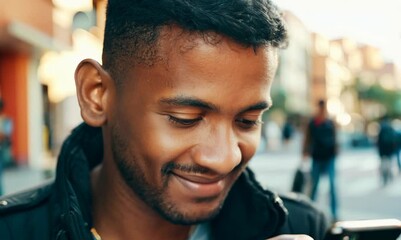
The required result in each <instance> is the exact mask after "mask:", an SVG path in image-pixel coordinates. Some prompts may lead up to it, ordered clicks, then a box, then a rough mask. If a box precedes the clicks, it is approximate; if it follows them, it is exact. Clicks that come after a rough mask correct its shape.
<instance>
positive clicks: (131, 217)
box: [91, 163, 191, 240]
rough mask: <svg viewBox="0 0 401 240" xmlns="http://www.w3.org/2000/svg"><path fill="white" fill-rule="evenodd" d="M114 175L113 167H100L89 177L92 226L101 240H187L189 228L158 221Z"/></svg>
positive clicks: (121, 180) (111, 165)
mask: <svg viewBox="0 0 401 240" xmlns="http://www.w3.org/2000/svg"><path fill="white" fill-rule="evenodd" d="M104 164H107V163H104ZM116 173H118V172H117V169H116V167H115V166H114V165H113V164H107V166H106V165H101V166H99V167H97V168H96V169H95V170H93V172H92V173H91V180H92V194H93V200H92V201H93V209H92V211H93V222H94V227H95V228H96V230H97V232H98V233H99V235H100V236H101V237H102V239H103V240H120V239H187V238H188V235H189V231H190V228H191V226H184V225H176V224H172V223H171V222H168V221H167V220H165V219H164V218H162V217H161V216H160V215H159V214H158V213H157V212H156V211H154V210H153V209H152V208H151V207H149V206H148V205H147V204H146V203H144V202H143V201H142V200H141V199H140V198H138V196H137V195H136V194H135V193H134V192H133V191H132V190H131V189H130V188H129V187H128V186H127V185H126V184H125V182H124V181H123V179H122V178H121V176H120V174H116Z"/></svg>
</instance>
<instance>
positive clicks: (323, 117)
mask: <svg viewBox="0 0 401 240" xmlns="http://www.w3.org/2000/svg"><path fill="white" fill-rule="evenodd" d="M336 135H337V133H336V126H335V123H334V122H333V121H332V120H331V119H329V118H328V116H327V111H326V102H325V100H319V101H318V103H317V113H316V115H315V116H314V117H313V118H312V119H311V120H310V121H309V123H308V125H307V127H306V130H305V137H304V143H303V159H304V160H307V159H309V158H311V159H312V164H311V165H312V169H311V180H312V187H311V192H310V197H311V199H312V200H313V201H316V199H317V195H318V187H319V180H320V177H321V176H322V175H328V177H329V184H330V210H331V214H332V219H333V221H336V220H337V219H338V215H337V194H336V168H335V160H336V156H337V152H338V145H337V137H336Z"/></svg>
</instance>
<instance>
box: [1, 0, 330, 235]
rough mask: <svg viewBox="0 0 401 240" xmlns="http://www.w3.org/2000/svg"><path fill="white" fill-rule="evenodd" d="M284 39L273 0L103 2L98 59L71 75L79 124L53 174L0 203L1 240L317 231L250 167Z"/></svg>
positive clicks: (308, 214) (306, 214)
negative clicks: (100, 60) (103, 22)
mask: <svg viewBox="0 0 401 240" xmlns="http://www.w3.org/2000/svg"><path fill="white" fill-rule="evenodd" d="M285 42H286V31H285V25H284V22H283V20H282V18H281V15H280V13H279V11H278V10H277V9H276V7H275V6H274V5H272V3H271V2H270V1H268V0H263V1H262V0H252V1H249V0H246V1H245V0H234V1H233V0H229V1H228V0H225V1H223V0H219V1H195V0H193V1H180V0H175V1H158V4H155V3H154V1H150V0H143V1H128V0H119V1H116V0H109V1H108V7H107V14H106V28H105V36H104V47H103V65H101V64H99V63H97V62H95V61H94V60H90V59H86V60H84V61H82V62H81V63H80V64H79V65H78V67H77V70H76V73H75V81H76V86H77V95H78V101H79V105H80V108H81V115H82V117H83V119H84V122H85V123H83V124H82V125H80V126H79V127H78V128H76V129H75V130H74V131H73V133H72V134H71V136H70V137H69V138H68V139H67V140H66V141H65V142H64V144H63V147H62V151H61V153H60V156H59V159H58V165H57V172H56V179H55V182H53V183H50V184H47V185H45V186H43V187H41V188H39V189H34V190H32V191H28V192H24V193H21V194H17V195H13V196H9V197H6V198H3V199H1V200H0V206H1V207H0V232H1V239H2V240H9V239H19V240H21V239H30V240H35V239H40V240H47V239H57V240H64V239H72V240H89V239H103V240H108V239H164V240H168V239H175V240H180V239H185V240H186V239H190V240H194V239H199V240H200V239H240V240H242V239H244V240H247V239H268V238H274V239H283V238H285V239H291V238H295V237H297V239H310V237H308V236H306V235H309V236H311V237H313V238H314V239H323V236H324V234H325V232H326V230H327V225H326V221H325V217H324V215H323V214H322V213H321V212H320V211H318V210H317V209H316V208H314V207H313V206H312V205H311V204H310V203H309V202H308V201H306V200H302V199H298V198H288V197H282V198H281V197H279V196H277V195H276V194H274V193H272V192H271V191H268V190H265V189H263V188H262V187H261V186H260V185H259V184H258V183H257V181H256V180H255V178H254V176H253V173H252V172H251V171H250V170H249V169H248V168H247V163H248V162H249V160H250V159H251V158H252V156H253V155H254V153H255V151H256V149H257V146H258V143H259V140H260V136H261V133H260V131H261V121H260V119H261V116H262V113H263V112H264V111H265V110H267V109H268V107H269V106H270V105H271V101H270V93H269V91H270V88H271V84H272V80H273V76H274V74H275V70H276V67H277V56H278V49H279V48H280V47H281V46H283V45H284V44H285ZM21 229H23V231H21ZM288 234H290V235H292V236H283V235H288Z"/></svg>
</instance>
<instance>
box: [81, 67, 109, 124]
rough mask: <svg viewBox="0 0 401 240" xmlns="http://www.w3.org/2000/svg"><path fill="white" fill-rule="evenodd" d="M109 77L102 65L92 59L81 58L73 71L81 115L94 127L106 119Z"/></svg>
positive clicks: (103, 122)
mask: <svg viewBox="0 0 401 240" xmlns="http://www.w3.org/2000/svg"><path fill="white" fill-rule="evenodd" d="M109 81H110V77H109V75H108V74H107V72H106V71H105V70H104V69H103V68H102V66H101V65H100V64H99V63H98V62H96V61H95V60H92V59H85V60H83V61H82V62H81V63H80V64H79V65H78V67H77V69H76V71H75V85H76V90H77V97H78V102H79V106H80V108H81V116H82V118H83V119H84V121H85V122H86V123H87V124H89V125H91V126H95V127H99V126H102V125H104V124H105V123H106V121H107V114H106V110H107V96H108V90H109V89H108V87H109Z"/></svg>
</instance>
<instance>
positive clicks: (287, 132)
mask: <svg viewBox="0 0 401 240" xmlns="http://www.w3.org/2000/svg"><path fill="white" fill-rule="evenodd" d="M294 131H295V129H294V125H293V124H292V122H291V118H290V117H287V118H286V120H285V122H284V125H283V128H282V141H283V144H284V145H288V144H289V142H290V141H291V139H292V137H293V135H294Z"/></svg>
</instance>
